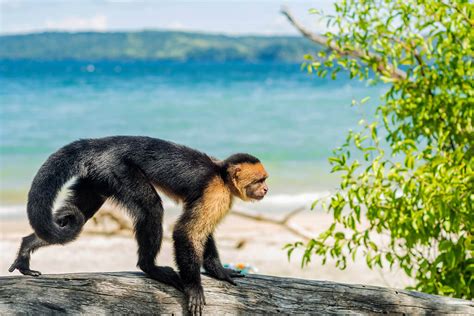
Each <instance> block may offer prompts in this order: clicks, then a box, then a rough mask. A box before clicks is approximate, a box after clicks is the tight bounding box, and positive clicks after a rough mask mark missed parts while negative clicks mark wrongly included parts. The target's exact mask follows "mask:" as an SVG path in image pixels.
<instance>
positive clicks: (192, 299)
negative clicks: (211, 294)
mask: <svg viewBox="0 0 474 316" xmlns="http://www.w3.org/2000/svg"><path fill="white" fill-rule="evenodd" d="M184 291H185V293H186V296H187V300H188V311H189V313H191V315H202V310H203V308H204V305H206V299H205V297H204V290H203V289H202V286H201V285H199V286H193V287H189V288H185V290H184Z"/></svg>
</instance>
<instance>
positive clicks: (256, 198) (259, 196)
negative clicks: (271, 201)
mask: <svg viewBox="0 0 474 316" xmlns="http://www.w3.org/2000/svg"><path fill="white" fill-rule="evenodd" d="M264 197H265V194H263V195H254V196H252V199H254V200H257V201H260V200H263V198H264Z"/></svg>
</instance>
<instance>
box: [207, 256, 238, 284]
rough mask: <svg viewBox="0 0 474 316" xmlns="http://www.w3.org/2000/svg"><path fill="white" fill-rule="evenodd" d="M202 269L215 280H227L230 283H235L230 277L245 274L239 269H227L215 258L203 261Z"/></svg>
mask: <svg viewBox="0 0 474 316" xmlns="http://www.w3.org/2000/svg"><path fill="white" fill-rule="evenodd" d="M204 269H205V270H206V273H207V274H208V275H209V276H210V277H212V278H214V279H217V280H222V281H226V282H229V283H230V284H232V285H237V283H235V282H234V280H233V279H232V278H238V277H244V276H245V275H244V274H242V273H240V271H237V270H233V269H227V268H224V267H223V266H222V264H221V263H220V262H219V261H217V260H208V261H206V262H204Z"/></svg>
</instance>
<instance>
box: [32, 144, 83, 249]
mask: <svg viewBox="0 0 474 316" xmlns="http://www.w3.org/2000/svg"><path fill="white" fill-rule="evenodd" d="M78 143H79V142H76V143H72V144H70V145H67V146H65V147H63V148H61V149H60V150H58V151H57V152H56V153H54V154H52V155H51V156H50V157H49V158H48V159H47V160H46V162H45V163H44V164H43V165H42V166H41V168H40V169H39V171H38V173H37V174H36V176H35V178H34V179H33V183H32V184H31V189H30V192H29V194H28V205H27V213H28V219H29V221H30V224H31V226H32V227H33V229H34V231H35V233H36V234H37V235H38V237H40V238H41V239H43V240H44V241H47V242H48V243H51V244H63V243H66V242H68V241H71V240H73V239H74V238H75V237H77V235H78V234H79V233H80V232H81V229H82V226H83V225H84V222H85V219H84V215H83V214H82V212H81V211H80V210H79V209H78V208H77V207H76V206H74V205H65V206H64V207H62V208H61V212H60V214H57V215H54V214H53V205H54V201H55V200H56V197H57V195H58V192H59V191H60V190H61V188H62V187H63V186H64V184H65V183H66V182H67V181H68V180H70V179H71V178H72V177H73V176H75V175H77V174H78V173H79V159H78V158H79V157H78V156H77V151H78V150H80V147H81V146H78Z"/></svg>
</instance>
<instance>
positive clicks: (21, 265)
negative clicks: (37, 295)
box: [8, 258, 41, 277]
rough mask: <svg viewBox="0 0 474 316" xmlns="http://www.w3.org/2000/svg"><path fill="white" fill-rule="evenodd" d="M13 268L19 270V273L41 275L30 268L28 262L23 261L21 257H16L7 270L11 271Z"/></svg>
mask: <svg viewBox="0 0 474 316" xmlns="http://www.w3.org/2000/svg"><path fill="white" fill-rule="evenodd" d="M15 270H18V271H20V273H21V274H24V275H31V276H35V277H36V276H40V275H41V272H39V271H35V270H31V269H30V265H29V263H28V262H27V261H25V259H22V258H17V259H16V260H15V262H13V264H12V265H11V266H10V268H9V269H8V272H13V271H15Z"/></svg>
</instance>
